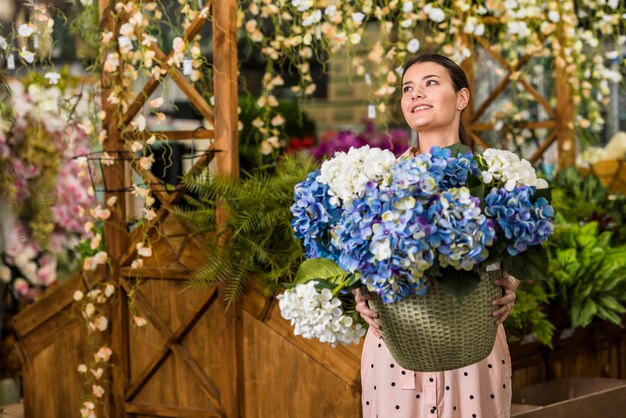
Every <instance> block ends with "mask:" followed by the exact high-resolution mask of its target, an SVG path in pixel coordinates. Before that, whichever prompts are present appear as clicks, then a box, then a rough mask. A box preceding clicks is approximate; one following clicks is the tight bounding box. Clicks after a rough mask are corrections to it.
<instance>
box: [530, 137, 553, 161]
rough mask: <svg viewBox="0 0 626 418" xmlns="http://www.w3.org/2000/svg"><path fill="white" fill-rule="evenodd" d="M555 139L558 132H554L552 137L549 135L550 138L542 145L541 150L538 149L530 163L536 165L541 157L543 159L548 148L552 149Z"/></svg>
mask: <svg viewBox="0 0 626 418" xmlns="http://www.w3.org/2000/svg"><path fill="white" fill-rule="evenodd" d="M555 139H556V130H553V131H552V132H551V133H550V135H548V137H547V138H546V139H545V140H544V141H543V142H542V143H541V145H540V146H539V148H537V150H536V151H535V152H534V153H533V155H532V156H531V157H530V159H529V160H528V161H530V162H531V163H535V162H536V161H537V160H538V159H539V157H541V156H542V155H543V153H544V152H546V150H547V149H548V148H550V145H552V143H553V142H554V140H555Z"/></svg>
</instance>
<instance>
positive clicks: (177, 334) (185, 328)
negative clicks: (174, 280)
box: [126, 290, 217, 401]
mask: <svg viewBox="0 0 626 418" xmlns="http://www.w3.org/2000/svg"><path fill="white" fill-rule="evenodd" d="M216 298H217V291H216V290H213V291H212V292H209V293H208V294H207V296H206V297H205V298H204V300H203V301H202V302H200V303H199V304H198V305H197V306H196V308H195V309H194V310H193V312H192V314H191V315H190V317H189V319H188V320H187V321H186V322H185V323H184V324H183V325H182V326H181V327H179V328H178V329H177V330H176V331H174V332H173V333H172V335H171V336H170V337H169V338H167V341H166V342H165V343H164V344H163V349H162V350H160V351H159V352H158V353H157V354H156V355H155V356H154V357H153V359H152V360H151V361H150V362H149V363H148V366H147V367H146V368H145V369H144V371H143V372H141V374H140V377H139V378H138V379H137V380H136V381H135V382H134V383H132V384H131V386H130V388H129V389H128V390H127V391H126V400H127V401H131V400H133V398H134V397H135V396H137V394H138V393H139V391H141V389H142V388H143V387H144V385H145V384H146V383H147V382H148V380H149V379H150V378H151V377H152V376H153V375H154V373H156V371H157V369H158V368H159V366H160V365H161V364H163V363H164V362H165V360H167V357H168V356H169V354H170V353H171V352H172V351H171V346H172V344H174V343H175V342H180V341H182V340H183V339H184V338H185V336H186V335H187V334H188V333H189V331H191V329H192V328H193V327H194V326H195V325H196V323H197V322H198V320H199V319H200V317H201V316H202V315H204V314H205V312H206V311H207V310H208V309H209V308H210V307H211V305H212V304H213V303H214V302H215V299H216Z"/></svg>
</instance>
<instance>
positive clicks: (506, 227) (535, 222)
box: [485, 186, 554, 256]
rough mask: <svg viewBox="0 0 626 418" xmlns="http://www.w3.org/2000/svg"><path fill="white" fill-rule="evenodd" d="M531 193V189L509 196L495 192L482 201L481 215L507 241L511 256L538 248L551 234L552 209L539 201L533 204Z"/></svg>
mask: <svg viewBox="0 0 626 418" xmlns="http://www.w3.org/2000/svg"><path fill="white" fill-rule="evenodd" d="M535 191H536V189H535V187H534V186H531V187H528V186H523V187H517V188H515V189H513V190H512V191H510V192H509V191H507V190H506V189H504V188H496V189H492V190H491V192H490V193H489V194H488V195H487V197H486V198H485V214H486V215H487V216H488V217H489V218H492V219H493V220H494V221H495V222H496V223H497V224H498V226H499V227H500V228H501V229H502V232H503V234H504V236H505V237H506V239H507V240H509V241H510V244H509V245H508V246H507V252H508V253H509V254H510V255H512V256H515V255H517V254H519V253H521V252H524V251H526V249H527V248H528V247H529V246H533V245H539V244H541V243H542V242H544V241H545V240H547V239H548V237H549V236H550V235H551V234H552V232H553V231H554V223H553V218H554V209H553V208H552V206H550V204H549V203H548V201H547V200H546V199H545V198H543V197H540V198H539V199H537V200H536V201H535V202H534V203H533V202H532V197H533V196H534V194H535Z"/></svg>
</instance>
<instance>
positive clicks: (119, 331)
mask: <svg viewBox="0 0 626 418" xmlns="http://www.w3.org/2000/svg"><path fill="white" fill-rule="evenodd" d="M102 1H104V0H102ZM114 13H115V10H114V9H113V8H110V7H107V8H105V9H103V8H101V13H100V30H101V32H104V31H111V32H113V33H117V32H118V30H119V26H118V25H120V24H121V22H119V21H118V20H117V19H116V18H115V16H114ZM107 52H108V51H107V50H106V49H105V50H103V51H102V54H101V57H100V60H101V61H104V60H105V56H106V53H107ZM114 84H121V74H116V75H112V74H111V73H107V72H104V71H103V72H102V74H101V85H102V86H103V88H102V96H101V97H102V99H101V100H102V110H103V111H104V112H105V115H106V116H105V118H104V120H103V121H102V127H103V129H105V130H106V131H107V137H106V139H105V140H104V143H103V148H104V149H105V150H107V151H108V152H110V153H112V154H114V155H121V154H122V153H123V152H125V149H124V142H123V140H122V138H121V135H120V124H119V119H118V109H117V105H115V104H113V103H111V102H109V100H108V97H109V93H110V90H111V86H112V85H114ZM102 171H103V177H104V182H105V184H106V185H107V189H108V190H105V193H104V200H105V201H108V200H109V199H110V198H113V197H114V198H115V199H116V200H117V201H116V203H115V205H114V206H113V207H111V208H109V209H110V211H111V216H110V217H109V218H108V219H106V220H105V221H104V236H103V240H104V249H105V251H106V252H107V254H108V256H109V260H110V264H109V268H108V269H106V279H107V280H110V281H111V282H113V283H114V284H116V285H118V288H119V284H120V277H119V268H120V262H121V259H122V254H123V252H124V250H125V249H126V248H127V246H128V240H127V238H128V236H127V232H126V196H125V194H124V192H123V191H122V190H123V188H124V185H125V184H126V182H125V178H126V168H125V161H124V160H122V159H115V160H114V161H113V164H112V165H105V166H104V167H103V168H102ZM110 190H115V191H114V192H112V191H110ZM120 293H122V292H121V291H120ZM127 311H128V306H127V303H126V302H125V300H124V297H123V295H120V301H119V303H118V304H116V305H115V306H114V307H113V308H112V309H111V315H110V317H109V319H110V321H111V324H112V326H111V334H110V336H111V350H112V351H113V353H114V361H115V363H116V366H117V367H114V368H113V369H112V373H111V391H110V392H109V393H107V398H108V399H109V401H110V404H111V413H112V415H113V416H116V417H120V418H123V417H125V416H126V415H125V414H124V405H123V403H124V387H125V385H126V382H127V379H128V370H129V363H128V361H129V354H128V327H126V326H120V324H126V323H128V312H127ZM116 325H117V326H116Z"/></svg>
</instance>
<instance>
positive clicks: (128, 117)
mask: <svg viewBox="0 0 626 418" xmlns="http://www.w3.org/2000/svg"><path fill="white" fill-rule="evenodd" d="M101 1H105V0H101ZM211 3H212V0H208V1H207V2H206V3H205V6H204V7H211ZM205 23H206V19H205V18H204V17H202V16H200V15H198V16H197V17H196V18H195V19H194V20H193V21H192V22H191V24H190V25H189V27H188V28H187V30H186V31H185V33H184V34H183V37H182V38H183V40H184V41H185V43H186V42H188V41H189V40H192V39H193V38H195V37H196V35H197V34H198V33H200V30H201V29H202V27H203V26H204V24H205ZM172 55H174V51H173V50H172V51H170V53H169V54H167V57H166V59H165V60H164V61H165V63H166V64H165V67H163V70H165V71H169V69H170V66H169V65H167V60H168V59H169V58H170V57H171V56H172ZM160 83H161V78H160V77H159V79H158V80H157V79H156V78H155V77H152V78H150V80H148V83H146V85H145V86H144V88H143V90H142V91H141V93H139V94H138V95H137V97H136V98H135V101H134V102H133V103H132V104H131V105H130V107H129V108H128V110H127V111H126V113H125V114H124V116H123V117H122V119H121V124H122V127H123V128H125V127H126V126H128V124H129V123H130V122H131V121H132V120H133V118H134V117H135V116H136V115H137V113H138V112H139V110H141V108H142V107H143V105H144V104H145V103H146V100H148V98H149V97H150V96H151V95H152V93H154V90H156V88H157V87H158V86H159V84H160ZM103 97H105V96H103Z"/></svg>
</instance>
